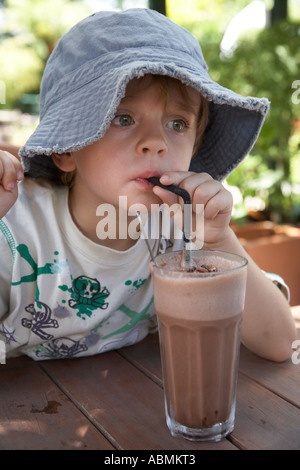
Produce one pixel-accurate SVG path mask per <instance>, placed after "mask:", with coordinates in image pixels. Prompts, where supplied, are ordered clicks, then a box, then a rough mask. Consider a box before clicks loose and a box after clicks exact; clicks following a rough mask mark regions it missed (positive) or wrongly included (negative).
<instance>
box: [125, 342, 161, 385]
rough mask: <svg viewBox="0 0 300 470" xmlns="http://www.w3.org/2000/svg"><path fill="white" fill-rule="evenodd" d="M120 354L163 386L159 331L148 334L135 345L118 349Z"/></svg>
mask: <svg viewBox="0 0 300 470" xmlns="http://www.w3.org/2000/svg"><path fill="white" fill-rule="evenodd" d="M118 354H120V355H121V356H123V357H124V358H126V359H127V360H128V361H129V362H130V363H131V364H134V365H135V367H137V368H138V369H140V370H141V371H143V372H144V373H145V374H146V375H148V377H150V378H151V379H152V380H153V381H154V382H156V383H157V384H158V385H160V386H162V370H161V361H160V351H159V337H158V333H155V334H151V335H148V336H147V337H146V338H145V339H144V340H143V341H140V342H139V343H137V344H134V345H133V346H127V347H126V348H122V349H119V350H118Z"/></svg>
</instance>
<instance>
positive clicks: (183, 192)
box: [148, 176, 192, 204]
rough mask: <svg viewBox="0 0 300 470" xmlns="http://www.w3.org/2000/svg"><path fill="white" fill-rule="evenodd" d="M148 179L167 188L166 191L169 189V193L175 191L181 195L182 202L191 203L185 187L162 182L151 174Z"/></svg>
mask: <svg viewBox="0 0 300 470" xmlns="http://www.w3.org/2000/svg"><path fill="white" fill-rule="evenodd" d="M148 181H149V182H150V183H152V184H155V185H156V186H160V187H161V188H164V189H167V191H171V193H175V194H177V195H178V196H180V197H182V199H183V202H184V204H191V203H192V201H191V196H190V195H189V193H188V192H187V191H186V190H185V189H183V188H179V186H175V184H169V185H166V184H162V183H161V182H160V181H159V178H157V177H156V176H151V178H148Z"/></svg>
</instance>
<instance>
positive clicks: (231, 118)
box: [20, 49, 269, 180]
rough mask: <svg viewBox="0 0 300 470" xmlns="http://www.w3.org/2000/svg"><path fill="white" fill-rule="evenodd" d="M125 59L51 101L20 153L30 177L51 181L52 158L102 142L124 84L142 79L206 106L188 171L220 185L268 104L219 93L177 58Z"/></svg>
mask: <svg viewBox="0 0 300 470" xmlns="http://www.w3.org/2000/svg"><path fill="white" fill-rule="evenodd" d="M130 56H131V57H126V59H123V61H121V65H118V66H115V67H112V68H110V69H109V70H108V69H106V72H104V73H102V72H101V71H99V68H98V69H97V70H98V72H97V71H95V73H94V76H91V77H90V79H89V80H88V81H87V83H85V85H84V86H81V87H80V88H78V87H76V76H74V86H73V90H71V92H69V93H67V94H66V95H63V96H61V97H60V99H55V100H52V103H50V104H49V105H48V107H47V110H46V112H45V113H44V115H43V116H42V119H41V121H40V123H39V125H38V126H37V128H36V130H35V132H34V133H33V134H32V136H31V137H30V138H29V140H28V141H27V143H26V145H24V146H23V147H22V148H21V150H20V156H21V159H22V163H23V166H24V169H25V171H26V172H27V173H28V174H29V175H31V176H35V177H36V176H45V177H48V178H50V179H54V178H56V177H57V170H56V167H55V165H54V164H53V162H52V158H51V155H52V153H65V152H71V151H76V150H79V149H81V148H83V147H85V146H87V145H90V144H92V143H94V142H95V141H97V140H99V139H101V137H103V135H104V134H105V132H106V130H107V128H108V127H109V125H110V123H111V120H112V119H113V117H114V115H115V112H116V110H117V108H118V106H119V104H120V101H121V99H122V98H123V97H124V96H125V92H126V86H127V84H128V82H129V81H130V80H131V79H133V78H135V77H142V76H144V75H146V74H159V75H168V76H170V77H173V78H176V79H178V80H180V81H182V82H183V83H184V84H186V85H188V86H192V87H194V88H195V89H196V90H198V91H199V92H200V93H201V94H202V95H203V96H204V97H205V98H207V99H208V100H209V101H210V118H209V124H208V126H207V129H206V132H205V135H204V139H203V143H202V146H201V148H200V150H199V152H198V154H197V155H196V156H195V157H194V158H193V160H192V161H191V167H190V168H191V170H192V171H195V172H207V173H209V174H210V175H211V176H212V177H213V178H214V179H218V180H223V179H224V178H226V176H228V174H229V173H230V172H232V170H233V169H234V168H235V167H236V166H237V165H238V164H239V163H240V162H241V161H242V160H243V159H244V158H245V157H246V155H247V154H248V153H249V152H250V150H251V149H252V147H253V145H254V143H255V142H256V140H257V137H258V135H259V132H260V130H261V127H262V124H263V122H264V119H265V116H266V114H267V112H268V108H269V101H268V100H267V99H265V98H254V97H244V96H241V95H239V94H237V93H235V92H233V91H231V90H229V89H227V88H224V87H222V86H221V85H219V84H218V83H216V82H214V81H213V80H211V78H210V77H209V75H208V73H207V72H206V70H203V69H201V68H199V65H198V71H197V68H196V67H195V66H193V64H192V63H191V64H187V67H185V68H183V67H182V58H181V59H180V63H178V64H177V63H176V57H175V56H174V57H171V58H170V57H167V58H166V59H165V60H163V61H162V55H160V56H159V57H155V56H154V55H153V50H151V51H150V50H149V51H144V57H151V61H149V60H148V61H143V60H133V58H134V57H135V56H137V57H141V56H142V51H141V50H140V49H139V50H138V51H134V50H131V51H130ZM190 61H191V62H192V61H193V60H192V59H190ZM195 70H196V71H195ZM78 73H79V72H78ZM68 79H70V77H69V78H68ZM41 156H43V157H41ZM43 159H44V160H43Z"/></svg>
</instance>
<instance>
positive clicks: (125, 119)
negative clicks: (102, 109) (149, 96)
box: [112, 114, 134, 127]
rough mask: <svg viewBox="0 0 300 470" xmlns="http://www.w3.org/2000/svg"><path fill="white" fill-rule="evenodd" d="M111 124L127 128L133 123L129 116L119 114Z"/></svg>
mask: <svg viewBox="0 0 300 470" xmlns="http://www.w3.org/2000/svg"><path fill="white" fill-rule="evenodd" d="M112 124H114V125H115V126H120V127H127V126H131V125H132V124H134V121H133V119H132V117H131V116H129V114H120V115H119V116H116V117H115V118H114V119H113V120H112Z"/></svg>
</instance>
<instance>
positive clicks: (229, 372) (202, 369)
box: [152, 250, 247, 441]
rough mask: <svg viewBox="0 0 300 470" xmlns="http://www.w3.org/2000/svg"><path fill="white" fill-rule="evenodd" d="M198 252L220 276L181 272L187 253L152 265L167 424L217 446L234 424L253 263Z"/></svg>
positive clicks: (195, 256)
mask: <svg viewBox="0 0 300 470" xmlns="http://www.w3.org/2000/svg"><path fill="white" fill-rule="evenodd" d="M191 253H192V258H193V260H194V261H195V262H196V264H197V265H198V266H201V265H204V266H208V267H209V266H211V265H213V266H214V267H216V269H217V271H214V272H205V273H201V272H192V273H191V272H186V271H180V259H181V258H180V257H181V254H182V253H181V252H171V253H167V254H164V255H159V256H158V257H156V258H155V263H156V265H153V266H152V277H153V286H154V303H155V310H156V314H157V317H158V321H159V336H160V348H161V359H162V369H163V381H164V397H165V411H166V421H167V425H168V427H169V430H170V432H171V434H172V435H173V436H177V435H181V436H183V437H185V438H187V439H190V440H213V441H218V440H221V439H222V438H223V437H225V436H226V435H227V434H229V433H230V432H232V430H233V427H234V419H235V399H236V382H237V371H238V361H239V349H240V326H241V320H242V313H243V309H244V300H245V289H246V274H247V269H246V268H247V260H246V259H245V258H243V257H241V256H238V255H234V254H231V253H226V252H221V251H209V250H199V251H192V252H191ZM210 269H211V268H210Z"/></svg>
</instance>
